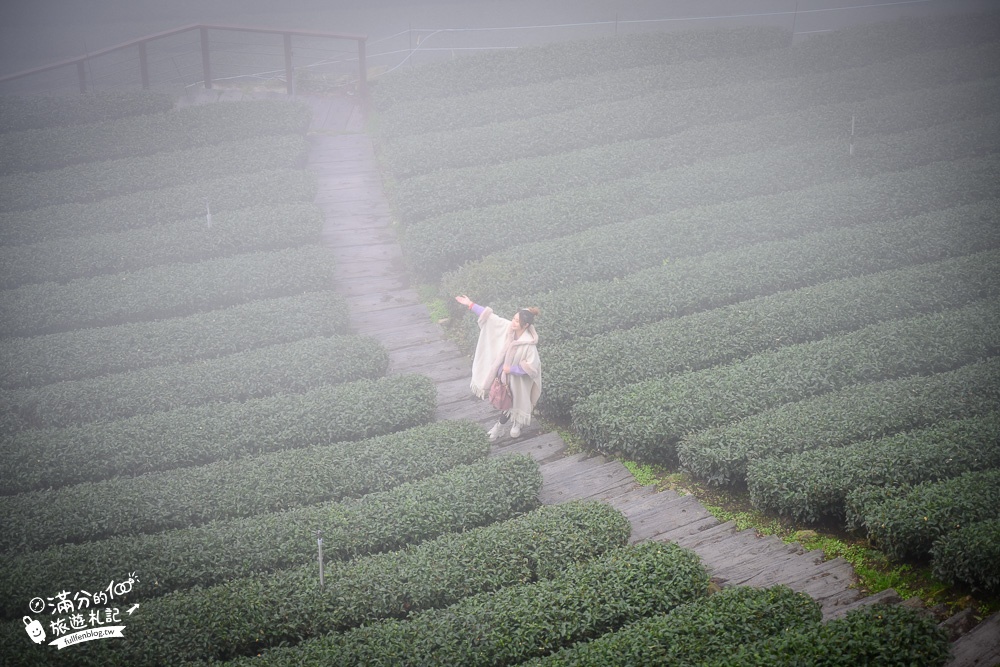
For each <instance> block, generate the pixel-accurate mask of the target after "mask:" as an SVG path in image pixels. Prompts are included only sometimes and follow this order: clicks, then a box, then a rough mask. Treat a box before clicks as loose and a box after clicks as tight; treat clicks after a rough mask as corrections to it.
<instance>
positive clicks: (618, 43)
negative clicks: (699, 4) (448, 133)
mask: <svg viewBox="0 0 1000 667" xmlns="http://www.w3.org/2000/svg"><path fill="white" fill-rule="evenodd" d="M997 29H1000V25H998V21H997V19H996V17H995V16H992V15H988V14H983V15H977V16H975V17H972V16H959V15H955V16H950V17H943V18H942V17H935V18H934V19H931V20H924V21H916V20H912V19H907V20H906V21H897V22H895V23H889V22H884V23H879V24H865V25H857V26H851V27H845V28H842V29H840V30H837V31H836V32H830V33H826V34H823V35H814V36H810V39H809V40H806V41H804V42H801V43H799V44H796V45H794V46H791V48H784V47H788V46H789V45H790V44H791V41H790V39H789V37H788V36H787V33H786V36H784V37H782V36H781V34H780V33H774V32H772V33H770V34H768V33H766V32H756V31H757V30H759V28H738V29H737V30H743V31H747V34H748V35H750V36H751V37H752V38H753V41H752V42H751V43H750V44H748V45H747V46H745V47H743V48H742V49H740V50H738V51H737V50H732V47H728V48H727V47H726V46H723V45H721V44H718V43H717V44H716V46H715V47H714V48H713V45H712V44H711V43H701V42H699V43H697V48H694V49H688V48H678V47H680V46H681V43H677V44H669V42H670V41H672V40H674V39H676V38H678V37H681V38H682V39H684V40H690V39H692V38H694V39H698V38H699V36H700V38H701V39H704V38H706V37H710V38H712V39H715V40H725V39H726V38H727V37H735V36H736V35H737V33H736V32H733V31H731V30H725V31H711V32H708V31H702V30H699V31H697V32H694V33H677V32H671V33H666V34H663V33H661V34H655V33H654V34H647V35H644V36H640V35H631V36H624V37H616V38H615V39H614V40H609V39H596V40H580V41H576V42H569V43H565V42H564V43H561V44H549V45H546V46H545V47H543V48H542V49H535V48H531V49H518V52H517V53H512V52H509V53H504V54H499V53H490V54H484V55H483V56H477V57H472V58H463V59H460V60H457V61H456V60H452V61H450V62H448V63H447V64H445V63H440V64H437V65H432V66H427V67H421V68H419V69H416V70H409V71H407V72H406V75H405V76H396V77H393V76H389V77H383V78H381V79H379V81H378V84H377V85H376V86H375V87H374V89H373V95H374V99H375V102H376V105H375V106H376V108H377V109H378V110H379V112H380V113H381V114H383V115H389V116H391V115H395V114H397V113H400V109H402V108H405V107H413V108H415V109H420V110H425V109H427V107H425V106H424V101H425V100H426V101H427V102H431V101H433V100H435V98H442V97H445V98H450V101H453V102H454V101H458V100H461V97H460V96H463V97H464V96H473V95H475V96H477V97H479V98H481V99H483V100H486V99H488V98H489V97H490V95H491V94H495V93H494V91H491V90H490V89H496V88H500V89H504V90H510V89H514V90H521V89H523V90H525V92H526V93H527V92H528V91H529V90H530V91H531V92H534V91H537V92H538V93H542V92H544V91H543V90H542V89H541V86H539V85H538V84H541V83H548V85H550V86H559V85H561V84H562V83H563V80H566V79H570V80H574V79H575V80H577V81H579V80H580V79H583V78H584V77H587V76H590V75H594V74H595V73H601V72H606V71H621V70H624V71H625V72H622V73H627V71H628V70H629V69H634V68H647V67H648V66H649V64H650V63H652V62H655V63H661V67H662V68H667V67H669V66H670V65H671V64H673V63H677V62H681V63H683V64H684V65H686V66H687V67H689V68H698V67H699V65H700V63H699V61H702V60H707V59H726V58H728V59H731V60H735V59H737V58H740V59H742V60H749V61H757V60H761V59H765V58H768V56H772V54H773V56H772V57H770V58H769V59H768V60H767V66H768V67H769V68H771V69H772V70H773V71H775V72H778V73H779V74H786V75H787V74H795V73H800V74H805V73H807V72H821V71H826V70H828V69H830V68H836V67H841V68H844V67H863V66H866V65H869V64H871V63H874V62H878V61H882V60H890V59H893V58H907V57H910V58H915V57H919V56H917V55H916V54H918V53H920V52H924V51H931V50H933V49H950V48H955V47H964V46H968V45H971V44H978V43H988V42H992V41H994V40H995V39H996V30H997ZM766 30H770V31H773V30H774V29H773V28H768V29H766ZM770 39H776V40H777V41H775V42H774V43H773V44H771V43H769V41H768V40H770ZM657 41H659V42H661V43H662V45H663V46H668V47H669V48H670V49H671V50H670V51H667V52H664V50H663V46H659V47H657ZM641 44H649V46H650V47H653V49H655V50H654V51H652V52H650V51H649V50H642V49H640V48H638V47H639V45H641ZM720 46H721V47H722V48H720ZM705 47H708V48H707V49H706V48H705ZM737 48H739V47H737ZM609 51H610V53H609ZM789 52H790V53H792V54H794V56H795V57H794V58H791V59H790V60H789V59H788V58H787V57H786V55H785V54H786V53H789ZM692 55H694V57H692ZM511 61H515V62H514V63H513V64H511V65H508V64H507V63H510V62H511ZM518 62H520V63H523V65H518V64H517V63H518ZM539 62H544V63H545V67H542V68H539V67H538V64H539ZM784 63H787V64H786V65H785V66H784V67H782V64H784ZM738 67H739V63H734V68H738ZM502 68H509V69H502ZM497 69H500V70H501V71H496V70H497ZM518 75H520V76H518ZM698 75H699V76H701V77H702V78H705V77H706V76H707V72H704V71H698ZM443 76H447V77H450V80H442V77H443ZM500 77H504V78H506V81H497V79H498V78H500ZM743 80H744V81H745V80H746V75H744V78H743ZM484 84H486V85H484ZM480 91H482V92H480ZM477 93H478V95H477ZM518 97H520V96H518ZM524 97H530V94H526V95H524ZM456 98H457V99H456ZM593 99H595V98H594V97H591V98H589V100H588V101H592V100H593ZM436 101H438V105H439V106H441V100H436ZM507 103H508V100H507V99H504V98H503V97H496V98H494V104H495V105H497V106H500V107H503V106H505V105H506V104H507ZM516 104H517V105H519V104H521V100H520V99H517V100H516ZM512 106H514V105H512ZM482 107H483V110H484V111H486V107H487V105H486V104H483V105H482ZM477 111H478V109H477ZM494 120H495V119H494ZM441 129H446V128H441Z"/></svg>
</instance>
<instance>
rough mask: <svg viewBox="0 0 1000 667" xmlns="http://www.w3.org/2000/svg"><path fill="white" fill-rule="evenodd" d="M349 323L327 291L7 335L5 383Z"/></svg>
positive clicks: (227, 348) (166, 358)
mask: <svg viewBox="0 0 1000 667" xmlns="http://www.w3.org/2000/svg"><path fill="white" fill-rule="evenodd" d="M349 322H350V319H349V313H348V309H347V302H346V301H345V300H344V297H343V296H341V295H340V294H338V293H337V292H335V291H333V290H325V291H321V292H306V293H304V294H299V295H296V296H288V297H280V298H276V299H260V300H256V301H250V302H248V303H243V304H239V305H237V306H230V307H229V308H223V309H220V310H212V311H209V312H207V313H199V314H196V315H188V316H187V317H175V318H168V319H164V320H155V321H153V322H133V323H130V324H120V325H118V326H114V327H100V328H94V329H77V330H75V331H68V332H65V333H61V334H49V335H47V336H35V337H32V338H6V339H0V387H4V388H17V387H23V386H32V385H40V384H48V383H50V382H58V381H62V380H81V379H86V378H90V377H94V376H98V375H108V374H111V373H124V372H128V371H136V370H140V369H143V368H148V367H150V366H163V365H166V364H171V363H179V362H185V361H192V360H195V359H208V358H213V357H219V356H223V355H226V354H235V353H237V352H241V351H244V350H252V349H255V348H258V347H264V346H266V345H278V344H280V343H290V342H293V341H296V340H300V339H302V338H311V337H313V336H334V335H337V334H346V333H347V330H348V326H349Z"/></svg>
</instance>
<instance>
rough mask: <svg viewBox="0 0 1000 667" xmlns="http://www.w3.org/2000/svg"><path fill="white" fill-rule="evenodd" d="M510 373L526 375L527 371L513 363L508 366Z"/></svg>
mask: <svg viewBox="0 0 1000 667" xmlns="http://www.w3.org/2000/svg"><path fill="white" fill-rule="evenodd" d="M510 374H511V375H527V374H528V373H527V372H525V370H524V369H523V368H521V366H520V365H519V364H514V365H513V366H511V367H510Z"/></svg>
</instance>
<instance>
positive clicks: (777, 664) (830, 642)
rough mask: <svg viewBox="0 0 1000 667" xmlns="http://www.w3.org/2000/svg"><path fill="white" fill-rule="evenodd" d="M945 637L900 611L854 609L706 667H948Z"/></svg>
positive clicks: (928, 622) (910, 612) (751, 645)
mask: <svg viewBox="0 0 1000 667" xmlns="http://www.w3.org/2000/svg"><path fill="white" fill-rule="evenodd" d="M950 654H951V645H950V644H949V643H948V636H947V635H946V634H945V631H944V630H942V629H941V628H939V627H938V625H937V624H936V622H935V621H934V620H933V619H932V618H928V617H927V616H924V615H923V614H920V613H919V612H917V611H915V610H913V609H910V608H907V607H903V606H900V605H892V606H886V605H871V606H867V607H862V608H860V609H852V610H851V611H849V612H847V616H846V617H844V618H837V619H834V620H832V621H830V622H829V623H811V624H809V626H808V627H806V628H802V629H798V630H789V631H787V632H783V633H781V634H778V635H774V636H772V637H769V638H767V639H764V640H763V641H758V642H753V643H748V644H744V645H743V646H740V647H739V648H737V650H735V651H733V652H731V653H726V654H725V655H716V656H715V659H714V660H712V661H710V662H707V663H699V664H703V665H706V666H707V667H731V666H732V665H754V667H821V666H822V667H857V666H858V665H879V667H912V666H913V665H920V666H921V667H943V666H944V665H945V664H947V663H948V662H949V660H950V659H951V655H950Z"/></svg>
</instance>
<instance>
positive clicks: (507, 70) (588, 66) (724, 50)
mask: <svg viewBox="0 0 1000 667" xmlns="http://www.w3.org/2000/svg"><path fill="white" fill-rule="evenodd" d="M790 43H791V34H790V33H789V32H788V31H787V30H785V29H783V28H775V27H752V28H746V27H740V28H728V29H720V30H712V31H710V32H707V31H703V30H697V31H694V30H692V31H684V32H670V33H662V32H661V33H644V34H633V35H622V36H621V37H618V38H616V39H613V40H610V39H591V40H580V41H574V42H568V43H567V42H557V43H552V44H546V45H544V46H534V47H530V48H524V49H512V50H507V51H502V50H501V51H493V52H489V53H484V54H481V55H479V56H477V57H475V58H459V59H457V60H455V59H452V60H449V61H445V62H438V63H433V64H429V65H425V66H422V67H420V68H418V69H415V70H408V71H407V72H406V73H405V75H398V76H392V75H389V76H383V77H381V78H379V79H378V82H377V83H376V84H375V85H374V86H373V87H372V95H373V97H374V100H375V104H376V107H377V108H379V109H386V108H389V107H392V106H396V105H407V104H411V103H412V102H414V101H416V100H421V99H428V98H440V97H452V96H455V95H464V94H468V93H472V92H475V91H478V90H486V89H490V88H509V87H511V86H522V85H525V84H531V83H540V82H548V81H554V80H558V79H561V78H564V77H571V76H579V75H582V74H591V73H594V72H601V71H612V70H619V69H626V68H630V67H643V66H646V65H648V64H649V63H650V62H677V61H678V60H700V59H705V58H719V57H724V56H729V57H737V56H743V55H748V54H751V53H755V52H757V51H761V50H765V49H775V48H780V47H784V46H788V45H789V44H790ZM539 63H544V66H539Z"/></svg>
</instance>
